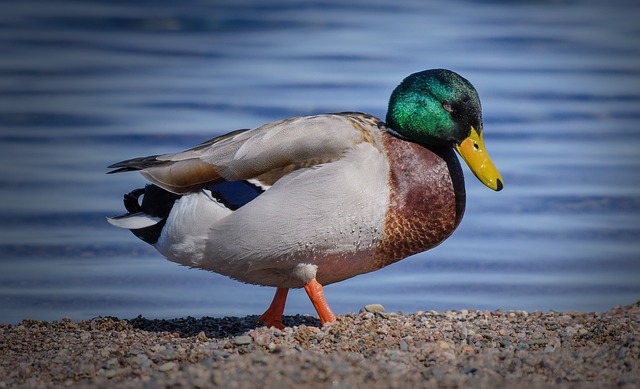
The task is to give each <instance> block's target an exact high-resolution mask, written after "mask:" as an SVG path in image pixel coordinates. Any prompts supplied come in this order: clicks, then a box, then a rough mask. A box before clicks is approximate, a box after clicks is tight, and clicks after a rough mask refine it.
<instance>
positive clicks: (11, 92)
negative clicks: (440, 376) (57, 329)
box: [0, 0, 640, 323]
mask: <svg viewBox="0 0 640 389" xmlns="http://www.w3.org/2000/svg"><path fill="white" fill-rule="evenodd" d="M13 3H14V4H7V3H3V5H1V6H0V7H1V8H2V9H1V10H0V53H1V55H0V142H1V147H2V150H1V153H0V199H1V200H2V201H1V202H0V220H2V221H3V223H0V322H9V323H15V322H18V321H19V320H21V319H23V318H32V319H45V320H58V319H60V318H62V317H63V316H69V317H71V318H73V319H75V320H79V319H86V318H91V317H94V316H106V315H114V316H119V317H122V318H130V317H134V316H137V315H138V314H142V315H144V316H146V317H150V318H155V317H164V318H172V317H179V316H186V315H191V316H196V317H198V316H203V315H210V316H225V315H247V314H259V313H261V312H262V311H264V309H266V307H267V306H268V304H269V302H270V300H271V298H272V296H273V292H274V291H273V289H271V288H260V287H257V286H251V285H245V284H241V283H238V282H235V281H232V280H229V279H227V278H225V277H223V276H219V275H216V274H213V273H207V272H204V271H200V270H194V269H189V268H185V267H180V266H178V265H176V264H174V263H171V262H168V261H166V260H164V259H163V258H161V257H160V256H159V254H157V253H156V252H155V251H154V250H153V249H152V248H151V247H149V246H147V245H146V244H144V243H143V242H141V241H139V240H137V239H136V238H135V237H134V236H133V235H131V234H130V233H128V232H127V231H123V230H119V229H115V228H112V227H111V226H109V225H108V224H107V223H106V221H105V219H104V217H105V216H109V215H114V214H118V213H121V212H122V210H123V207H122V203H121V198H122V194H123V193H125V192H127V191H129V190H130V189H132V188H134V187H137V186H140V185H142V184H143V183H144V180H143V179H142V178H141V177H140V176H138V175H136V174H122V175H117V176H107V175H105V174H104V173H105V172H106V171H107V169H106V166H107V165H109V164H111V163H113V162H117V161H120V160H123V159H127V158H131V157H136V156H142V155H150V154H155V153H163V152H170V151H176V150H180V149H183V148H187V147H190V146H192V145H195V144H196V143H198V142H201V141H203V140H206V139H208V138H210V137H213V136H216V135H220V134H222V133H225V132H227V131H230V130H233V129H236V128H249V127H255V126H258V125H260V124H263V123H266V122H269V121H273V120H278V119H282V118H286V117H290V116H294V115H306V114H313V113H321V112H335V111H345V110H352V111H363V112H368V113H371V114H374V115H377V116H380V117H384V114H385V109H386V103H387V99H388V96H389V94H390V92H391V90H392V89H393V88H394V87H395V85H397V83H398V82H400V80H402V78H404V77H405V76H407V75H408V74H410V73H413V72H415V71H420V70H423V69H428V68H436V67H446V68H450V69H452V70H455V71H458V72H459V73H461V74H462V75H463V76H465V77H466V78H468V79H469V80H471V81H472V83H473V84H474V85H475V86H476V88H477V89H478V91H479V93H480V97H481V99H482V102H483V108H484V123H485V131H486V133H485V142H486V145H487V148H488V150H489V152H490V153H491V155H492V158H493V160H494V162H495V164H496V165H497V166H498V168H499V170H500V171H501V173H502V175H503V178H504V180H505V185H506V186H505V190H503V191H502V192H500V193H495V192H492V191H490V190H488V189H487V188H485V187H484V186H482V184H480V183H479V182H478V181H477V180H476V179H475V178H473V176H472V175H471V174H470V172H469V171H468V170H465V172H466V177H467V191H468V204H467V212H466V215H465V218H464V220H463V222H462V225H461V226H460V228H459V229H458V230H457V231H456V233H455V234H454V235H453V236H452V237H451V238H450V239H449V240H447V241H446V242H445V243H443V244H442V245H441V246H439V247H437V248H436V249H434V250H431V251H429V252H427V253H423V254H419V255H416V256H414V257H412V258H410V259H406V260H404V261H401V262H399V263H397V264H395V265H392V266H390V267H388V268H385V269H383V270H380V271H378V272H375V273H372V274H368V275H363V276H359V277H356V278H353V279H351V280H348V281H345V282H342V283H339V284H336V285H331V286H329V287H327V288H326V291H325V292H326V295H327V298H328V301H329V302H330V304H331V306H332V307H333V309H334V311H336V312H337V313H347V312H353V311H357V310H358V309H359V308H360V307H361V306H363V305H364V304H367V303H374V302H375V303H382V304H383V305H384V306H385V307H386V308H387V310H389V311H404V312H413V311H416V310H421V309H422V310H425V309H454V308H469V309H474V308H477V309H525V310H549V309H554V310H583V311H590V310H606V309H609V308H611V307H612V306H615V305H624V304H629V303H632V302H635V301H636V300H638V298H639V297H640V258H639V257H640V256H639V255H638V254H639V250H638V243H637V240H638V238H637V237H638V236H639V235H640V227H639V226H638V222H637V220H638V217H639V216H640V195H639V193H640V191H639V189H640V175H639V174H638V171H639V169H640V158H639V157H638V152H637V150H638V146H639V145H640V142H639V141H638V138H637V134H638V122H639V121H640V120H639V119H640V111H639V110H638V107H639V106H640V105H639V103H640V44H638V42H640V27H639V26H638V24H637V21H636V19H635V17H634V16H633V15H638V11H639V8H640V6H639V5H638V4H637V3H636V2H634V1H614V2H606V3H603V2H598V1H575V2H554V1H539V2H538V1H530V2H526V1H525V2H517V3H514V2H500V1H496V2H492V3H487V2H464V1H432V2H422V1H413V2H410V1H409V2H400V3H399V4H387V3H385V2H371V1H363V0H360V1H350V2H348V3H344V2H338V1H336V2H311V3H306V4H305V5H303V6H299V5H298V3H297V2H294V1H285V0H281V1H275V2H270V3H269V5H265V4H263V3H262V2H258V1H245V2H235V3H233V4H226V5H222V4H217V2H203V1H196V0H191V1H182V2H168V1H160V2H158V1H154V2H146V1H144V2H135V3H130V2H124V1H58V0H53V1H23V2H13ZM465 169H466V167H465ZM285 313H291V314H292V313H312V314H314V311H313V308H312V306H311V304H310V303H309V301H308V299H307V297H306V295H305V294H304V292H302V291H294V292H292V293H290V297H289V302H288V304H287V309H286V311H285Z"/></svg>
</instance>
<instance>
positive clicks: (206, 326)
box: [127, 315, 322, 338]
mask: <svg viewBox="0 0 640 389" xmlns="http://www.w3.org/2000/svg"><path fill="white" fill-rule="evenodd" d="M258 318H259V316H257V315H251V316H245V317H222V318H215V317H207V316H205V317H202V318H199V319H196V318H195V317H191V316H188V317H185V318H177V319H146V318H144V317H142V316H138V317H136V318H135V319H128V320H127V322H129V323H130V324H131V325H132V326H133V327H134V328H137V329H140V330H143V331H150V332H165V331H166V332H171V333H177V334H179V335H180V337H190V336H197V335H198V334H200V332H203V331H204V333H205V335H206V336H207V337H208V338H225V337H230V336H237V335H242V334H244V333H246V332H247V331H248V330H251V329H254V328H258V327H262V326H263V324H261V323H258ZM282 324H284V325H285V326H286V327H293V326H300V325H306V326H314V327H321V326H322V325H321V324H320V320H318V319H317V318H315V317H312V316H305V315H294V316H283V317H282Z"/></svg>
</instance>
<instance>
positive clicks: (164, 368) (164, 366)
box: [158, 362, 178, 371]
mask: <svg viewBox="0 0 640 389" xmlns="http://www.w3.org/2000/svg"><path fill="white" fill-rule="evenodd" d="M176 367H178V364H177V363H175V362H166V363H163V364H162V365H160V366H159V367H158V370H160V371H169V370H173V369H175V368H176Z"/></svg>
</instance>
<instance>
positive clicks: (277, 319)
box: [258, 288, 289, 330]
mask: <svg viewBox="0 0 640 389" xmlns="http://www.w3.org/2000/svg"><path fill="white" fill-rule="evenodd" d="M288 292H289V289H288V288H278V289H277V290H276V295H275V296H273V301H272V302H271V305H270V306H269V308H268V309H267V311H266V312H265V313H263V314H262V316H260V319H258V322H259V323H264V325H265V326H267V327H276V328H277V329H279V330H283V329H284V325H283V324H282V314H283V313H284V304H285V303H286V302H287V293H288Z"/></svg>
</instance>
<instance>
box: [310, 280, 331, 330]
mask: <svg viewBox="0 0 640 389" xmlns="http://www.w3.org/2000/svg"><path fill="white" fill-rule="evenodd" d="M304 290H305V291H306V292H307V295H308V296H309V299H311V302H312V303H313V306H314V307H315V308H316V311H318V316H319V317H320V322H321V323H322V324H323V325H324V324H325V323H334V322H335V321H336V315H334V314H333V312H331V308H329V303H327V300H325V299H324V292H323V290H322V285H320V283H319V282H318V281H316V279H315V278H314V279H312V280H311V281H309V282H307V283H306V284H305V285H304Z"/></svg>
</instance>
